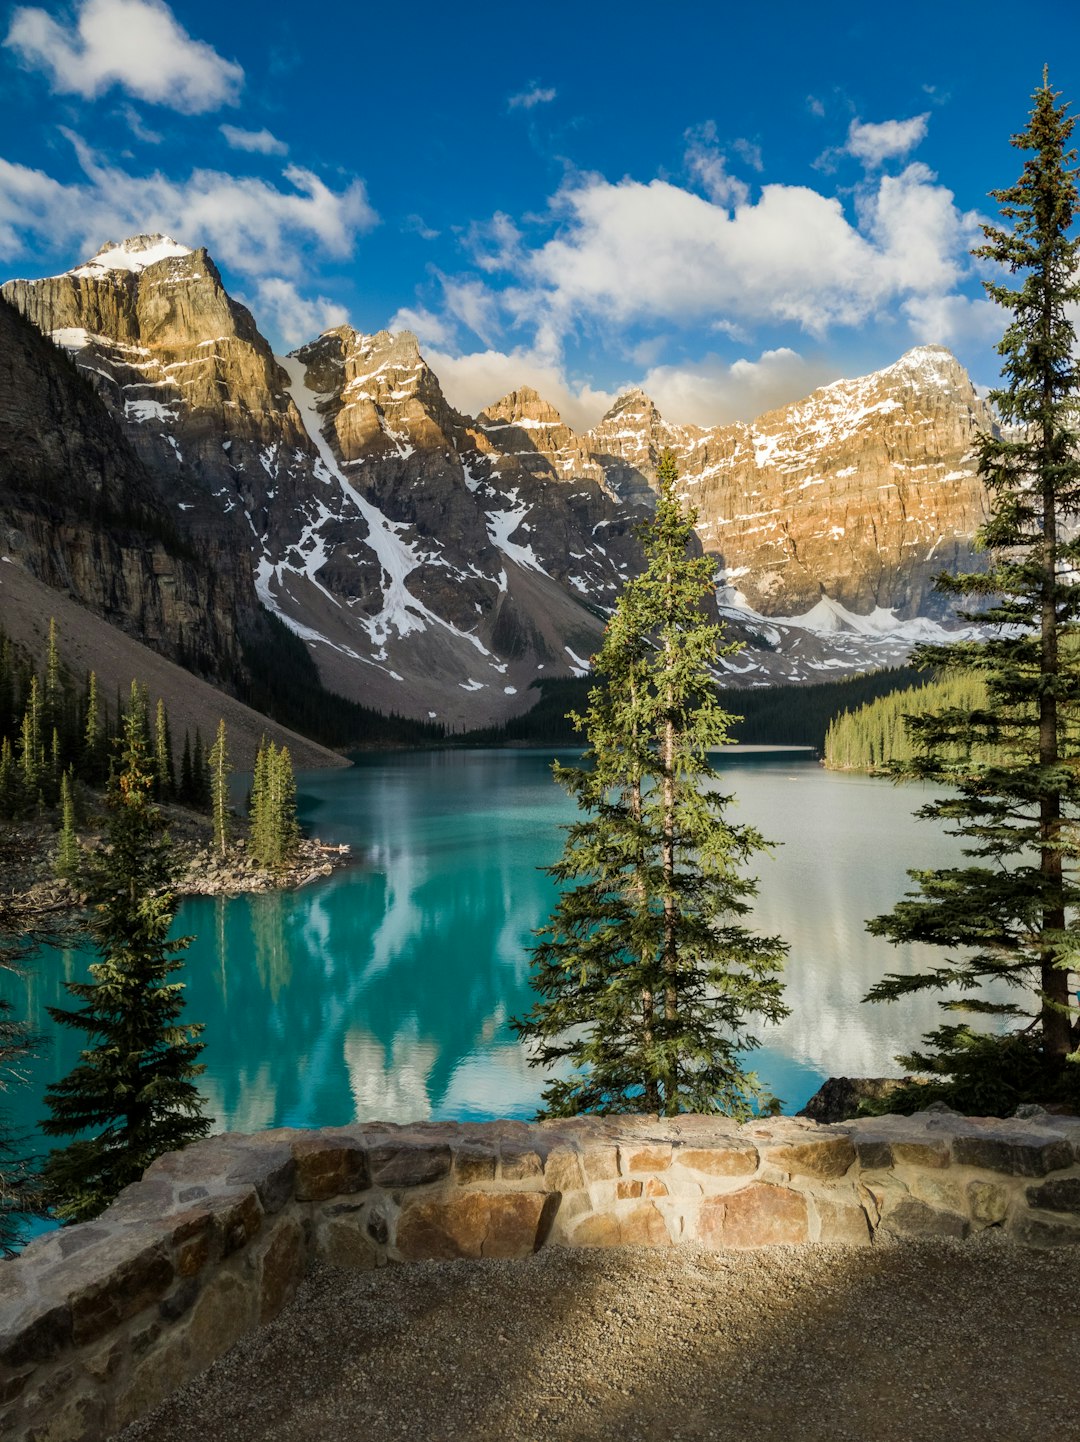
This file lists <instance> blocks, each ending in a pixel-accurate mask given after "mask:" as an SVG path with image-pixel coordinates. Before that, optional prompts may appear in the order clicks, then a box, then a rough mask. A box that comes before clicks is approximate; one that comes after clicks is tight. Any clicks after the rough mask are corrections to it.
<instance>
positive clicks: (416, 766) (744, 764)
mask: <svg viewBox="0 0 1080 1442" xmlns="http://www.w3.org/2000/svg"><path fill="white" fill-rule="evenodd" d="M551 759H552V753H551V752H550V751H506V750H501V751H499V750H490V751H452V750H448V751H425V752H394V753H379V754H369V755H364V756H362V757H360V758H359V759H358V760H357V763H356V765H355V766H353V767H352V768H351V769H350V770H348V771H323V772H309V773H305V774H303V775H301V776H300V777H299V778H298V779H299V794H300V810H301V819H302V821H303V823H304V825H305V826H306V827H307V828H308V829H309V830H310V832H311V833H313V834H315V835H318V836H321V837H322V838H323V839H324V840H327V841H345V842H348V843H349V844H350V846H351V847H352V849H353V854H354V864H352V865H351V866H349V867H348V868H347V869H344V870H342V871H339V872H337V873H336V874H335V875H334V876H333V877H331V878H328V879H327V880H326V881H325V882H321V883H319V884H316V885H312V886H309V887H306V888H303V889H302V890H300V891H296V892H291V893H283V894H275V895H266V896H254V897H240V898H236V899H232V900H225V899H221V898H215V899H202V898H199V899H195V900H189V901H186V902H185V903H184V904H183V906H182V907H181V910H180V912H179V915H178V917H177V924H176V928H175V930H176V934H190V935H192V936H193V937H194V940H193V941H192V943H191V946H190V948H189V950H188V952H187V968H186V981H187V1018H188V1019H189V1020H192V1021H196V1020H197V1021H201V1022H204V1023H205V1027H206V1030H205V1033H204V1040H205V1042H206V1049H205V1052H204V1060H205V1062H206V1068H207V1069H206V1074H205V1076H204V1077H203V1079H202V1088H203V1091H204V1093H205V1095H206V1099H207V1107H206V1110H207V1112H208V1113H209V1114H211V1115H213V1116H214V1117H215V1118H216V1127H215V1129H216V1130H240V1131H250V1130H253V1129H255V1128H261V1127H271V1126H282V1125H285V1126H319V1125H324V1126H331V1125H340V1124H343V1123H346V1122H349V1121H353V1120H375V1119H381V1120H389V1121H407V1120H414V1119H418V1118H424V1117H431V1118H452V1119H459V1120H465V1119H483V1118H487V1117H493V1116H513V1117H529V1116H531V1115H532V1114H533V1113H534V1112H535V1110H536V1107H537V1105H538V1101H539V1096H540V1091H541V1087H542V1085H543V1075H542V1074H541V1073H540V1072H538V1071H537V1070H535V1069H532V1068H530V1067H529V1066H528V1064H527V1057H526V1055H525V1053H524V1051H523V1049H522V1048H521V1047H520V1046H519V1044H518V1043H517V1041H516V1040H515V1038H514V1034H513V1033H512V1031H511V1030H510V1028H509V1026H508V1020H509V1018H510V1017H512V1016H515V1015H518V1014H520V1013H522V1012H524V1011H526V1010H527V1009H528V1008H529V1006H530V1005H531V1000H532V998H531V993H530V990H529V985H528V976H529V956H528V947H529V945H530V942H531V939H532V932H533V929H534V928H535V927H537V926H539V925H540V924H541V923H542V922H543V921H544V919H545V918H546V916H547V914H548V912H549V911H550V909H551V906H552V904H553V900H554V897H555V887H554V883H553V882H552V881H551V880H550V878H549V877H547V876H546V875H545V874H544V871H543V869H542V868H543V867H545V866H547V865H550V864H551V862H553V861H554V860H555V859H556V857H557V856H558V854H559V852H560V850H561V846H562V833H561V831H560V827H561V826H562V825H564V824H565V823H567V822H568V821H570V820H571V819H572V818H573V816H574V815H575V814H576V813H575V811H574V808H573V805H572V803H571V802H570V801H569V800H568V799H567V797H566V796H565V795H564V793H563V792H562V791H561V790H560V789H559V787H558V786H556V784H555V783H554V782H553V780H552V778H551V773H550V764H551ZM715 760H716V763H717V765H718V769H719V771H720V774H721V783H722V787H721V789H722V790H723V791H724V792H725V793H732V794H733V795H734V796H735V797H736V801H735V803H734V804H733V812H732V814H733V816H734V817H736V818H737V819H738V820H740V821H747V822H751V823H753V824H754V825H756V826H757V827H758V828H759V829H760V830H761V831H762V833H763V834H764V835H765V836H766V837H767V838H769V839H770V840H772V841H774V842H777V843H781V844H779V845H777V847H776V849H775V851H774V852H773V853H772V854H771V855H764V856H759V857H758V858H757V859H756V864H755V866H754V868H753V869H754V872H755V873H756V874H757V876H758V877H759V881H760V891H759V898H758V904H757V907H756V912H755V925H756V926H757V927H758V928H759V929H760V930H762V931H766V932H770V933H772V932H776V933H779V934H781V935H782V936H784V937H785V938H786V939H787V940H788V941H789V942H790V943H791V953H790V958H789V962H788V968H787V1001H788V1004H789V1005H790V1007H791V1016H790V1017H789V1018H788V1019H787V1021H785V1022H784V1023H783V1024H782V1025H780V1026H777V1027H770V1028H766V1029H765V1030H764V1031H763V1032H762V1038H761V1039H762V1042H763V1045H762V1047H761V1049H760V1050H759V1051H757V1052H756V1053H755V1054H754V1059H753V1065H754V1067H755V1068H756V1070H757V1071H758V1072H759V1074H760V1075H761V1076H762V1077H763V1079H764V1080H766V1081H767V1082H768V1083H769V1085H770V1086H771V1087H772V1089H773V1090H774V1092H775V1093H776V1094H777V1095H778V1096H779V1097H781V1098H782V1099H783V1102H784V1110H785V1111H789V1112H790V1111H795V1110H797V1109H798V1108H799V1107H801V1106H802V1105H803V1104H804V1102H805V1101H806V1099H807V1098H808V1097H809V1096H810V1095H811V1093H812V1092H813V1091H814V1090H815V1089H816V1088H817V1086H818V1085H819V1083H820V1082H821V1080H822V1079H823V1078H824V1077H826V1076H829V1075H842V1074H847V1075H884V1074H888V1073H896V1072H897V1070H898V1069H897V1067H896V1066H895V1064H894V1062H893V1057H894V1055H895V1053H896V1052H898V1051H900V1050H903V1049H904V1048H906V1047H909V1046H911V1045H912V1044H913V1043H915V1042H916V1041H917V1040H918V1038H919V1036H920V1035H921V1034H922V1032H924V1031H927V1030H929V1029H930V1028H931V1027H932V1026H934V1025H935V1024H936V1023H937V1019H938V1016H939V1013H938V1009H937V1007H936V1004H935V1002H934V1001H933V999H932V998H925V997H923V998H917V999H909V1000H907V1001H905V1002H904V1003H894V1004H891V1005H888V1006H885V1005H875V1006H866V1005H863V1004H862V1003H861V997H862V996H863V995H864V993H865V992H866V990H867V988H868V987H869V986H870V985H871V984H872V983H873V982H874V981H875V980H876V979H877V978H878V977H879V976H880V975H881V974H882V972H884V971H886V970H905V969H908V968H910V967H912V966H913V965H914V962H915V959H916V953H915V952H914V950H913V949H902V948H901V949H897V948H894V947H890V946H888V945H887V944H886V943H884V942H882V941H879V940H877V939H875V938H873V937H870V936H868V935H867V934H866V933H865V931H864V929H863V923H864V920H865V918H866V917H868V916H872V915H874V914H876V913H878V912H881V911H885V910H888V909H889V907H890V906H891V905H892V903H893V902H894V901H895V900H896V898H897V897H898V896H900V895H901V894H902V892H903V891H904V889H905V886H906V871H907V869H908V868H909V867H913V866H916V865H939V864H943V863H945V862H948V861H949V860H950V859H953V858H956V857H957V856H958V854H959V851H958V843H957V842H956V841H955V840H953V839H951V838H949V837H946V836H944V835H942V834H941V832H940V830H939V829H938V828H936V827H935V826H933V825H931V824H929V823H926V822H920V821H916V820H914V819H913V817H912V811H913V809H914V808H915V807H916V806H917V805H918V804H919V803H920V801H921V800H924V799H925V797H926V795H927V794H928V793H927V792H926V791H924V790H922V789H920V788H917V787H912V786H905V787H901V788H894V787H893V786H892V785H891V784H890V783H888V782H885V781H881V780H873V779H870V778H867V777H862V776H848V775H839V774H835V773H830V772H827V771H825V770H823V769H822V768H821V767H820V766H819V765H818V764H817V763H816V762H815V761H813V760H811V759H809V758H808V757H807V756H805V754H800V753H797V752H796V753H777V752H765V753H750V754H746V753H739V754H736V753H734V752H725V753H722V754H720V755H719V756H717V757H716V758H715ZM88 959H89V958H88V956H87V954H86V953H82V952H78V951H69V952H64V953H55V952H49V953H45V954H42V955H41V956H39V958H38V960H37V962H36V963H35V965H34V969H33V971H32V973H31V976H30V977H29V979H28V981H27V983H26V984H25V986H22V985H20V984H19V983H10V982H6V983H5V994H6V995H7V996H9V997H10V998H11V999H12V1000H13V1001H14V1002H15V1005H16V1009H17V1014H20V1015H26V1014H27V1013H29V1020H30V1022H31V1024H32V1025H33V1026H34V1027H36V1028H37V1029H38V1030H39V1031H41V1032H42V1033H44V1034H46V1035H50V1036H51V1037H52V1040H51V1042H50V1045H49V1047H48V1049H47V1051H46V1052H45V1054H44V1055H43V1056H42V1057H41V1058H40V1059H39V1060H38V1061H36V1062H35V1063H34V1064H33V1066H32V1074H31V1077H30V1084H29V1085H28V1086H27V1087H24V1088H17V1089H15V1090H14V1091H12V1092H10V1093H9V1094H8V1097H7V1099H6V1100H7V1101H8V1103H9V1109H10V1110H11V1111H12V1112H13V1113H14V1120H15V1121H16V1124H17V1125H20V1126H24V1127H27V1128H32V1127H33V1126H34V1125H35V1123H36V1122H37V1121H38V1120H39V1119H40V1117H41V1116H42V1114H43V1108H42V1102H41V1097H42V1094H43V1092H44V1088H45V1086H46V1084H47V1083H48V1081H49V1080H51V1079H52V1078H53V1077H56V1076H61V1075H63V1074H65V1073H66V1072H67V1071H68V1070H69V1069H70V1067H71V1066H72V1065H73V1063H74V1060H75V1058H76V1055H77V1051H78V1046H79V1040H80V1038H79V1037H77V1036H74V1035H70V1034H67V1033H62V1034H60V1035H56V1034H55V1033H56V1028H55V1027H54V1026H53V1024H52V1022H51V1021H50V1020H49V1017H48V1015H47V1013H46V1011H45V1008H46V1006H47V1005H49V1004H53V1005H55V1004H60V1005H64V1004H66V994H65V993H64V991H63V987H62V983H63V981H64V979H65V978H68V979H71V978H77V977H82V976H84V975H85V968H86V963H87V960H88Z"/></svg>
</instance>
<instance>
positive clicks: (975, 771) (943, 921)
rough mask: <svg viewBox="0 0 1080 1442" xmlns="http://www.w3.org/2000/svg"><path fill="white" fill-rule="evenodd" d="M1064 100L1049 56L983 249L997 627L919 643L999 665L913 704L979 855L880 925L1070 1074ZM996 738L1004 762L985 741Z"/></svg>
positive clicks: (978, 581)
mask: <svg viewBox="0 0 1080 1442" xmlns="http://www.w3.org/2000/svg"><path fill="white" fill-rule="evenodd" d="M1057 101H1058V95H1057V93H1056V92H1054V91H1052V90H1051V89H1050V86H1049V83H1048V81H1047V79H1046V75H1045V72H1044V76H1043V84H1042V86H1041V88H1040V89H1038V90H1037V91H1036V92H1035V95H1034V107H1033V109H1032V111H1031V115H1030V119H1029V123H1028V126H1027V128H1026V129H1025V130H1024V131H1022V132H1021V133H1020V134H1019V135H1016V136H1014V137H1013V140H1012V143H1013V145H1014V146H1015V147H1016V148H1017V149H1019V150H1021V151H1022V152H1024V153H1025V160H1024V164H1023V172H1022V174H1021V176H1020V178H1019V180H1018V181H1017V182H1016V184H1015V185H1012V186H1010V187H1008V188H1007V189H1005V190H999V191H994V192H993V195H994V198H995V199H996V200H997V201H998V202H999V204H1000V208H1001V214H1002V216H1003V217H1004V218H1005V220H1006V221H1007V222H1009V226H1008V228H1003V227H999V226H995V225H988V226H984V233H985V236H986V244H985V245H983V246H981V247H980V248H979V249H978V250H977V251H976V252H975V253H976V254H977V255H979V256H980V257H982V258H984V259H987V260H990V261H993V262H996V263H997V265H998V266H999V267H1002V268H1003V270H1004V271H1005V272H1008V275H1009V278H1008V279H1004V278H1003V279H1000V280H991V281H989V282H987V283H986V289H987V291H988V292H989V294H990V295H991V296H992V298H993V299H994V300H995V301H997V302H998V304H999V305H1001V306H1002V307H1003V309H1004V310H1005V311H1006V312H1008V315H1009V322H1008V328H1007V329H1006V331H1005V335H1004V337H1003V339H1002V341H1001V343H1000V344H999V346H998V351H999V353H1000V354H1001V356H1002V357H1003V367H1002V372H1003V384H1002V386H1001V388H1000V389H999V390H997V391H994V392H993V393H992V400H993V403H994V405H995V406H996V408H997V412H998V415H999V416H1000V418H1001V421H1002V429H1001V432H1000V433H995V434H992V435H986V436H984V437H983V439H982V441H981V444H980V457H979V468H980V472H981V474H982V476H983V478H984V480H985V482H986V485H987V489H988V491H989V495H990V514H989V519H988V521H987V523H986V525H985V526H984V528H983V532H982V540H983V542H984V543H985V545H986V547H987V548H988V549H989V551H990V553H991V566H990V569H989V571H988V572H986V573H985V574H978V575H962V576H958V577H955V578H953V579H951V580H948V581H946V580H945V578H943V580H942V582H941V583H940V584H943V585H945V587H946V589H949V590H951V591H954V592H957V593H959V594H960V595H961V596H973V597H977V598H984V597H986V598H990V599H989V604H988V606H987V609H985V610H982V611H979V612H977V613H973V612H970V611H965V612H961V615H964V616H966V617H968V618H969V619H977V620H979V621H980V622H982V623H983V624H985V625H986V626H988V627H989V628H990V632H989V635H988V637H987V639H985V640H976V641H966V642H958V643H954V644H953V645H949V646H924V647H921V648H920V650H919V652H918V653H917V657H916V659H917V661H918V662H919V663H920V664H922V665H924V666H934V667H938V668H943V669H944V670H945V671H946V672H955V671H958V670H965V671H966V670H973V671H975V672H977V673H978V674H979V675H980V676H982V678H983V679H984V680H985V683H986V687H987V691H988V696H989V700H988V703H987V704H986V705H975V706H954V707H948V708H945V709H943V710H941V711H938V712H936V713H930V714H925V715H923V716H921V717H919V718H917V719H916V720H915V721H914V723H913V726H914V735H915V740H916V743H917V745H918V748H919V754H918V756H917V757H916V759H915V760H914V761H913V762H912V763H910V764H909V766H908V767H907V770H908V771H909V773H911V774H914V775H917V776H922V777H928V778H931V779H933V780H937V781H944V782H948V783H950V784H951V785H952V786H954V787H955V788H956V791H955V793H953V794H949V795H946V796H944V797H943V798H942V799H941V800H938V801H934V802H932V803H931V804H930V805H928V806H925V807H923V808H922V810H921V812H920V813H919V814H920V815H923V816H927V817H930V818H932V819H935V820H938V821H942V822H945V823H946V825H947V826H949V827H950V828H951V829H952V830H953V831H954V832H955V833H956V834H958V835H959V836H961V837H963V838H964V854H965V856H966V857H967V858H968V860H967V864H965V865H960V866H955V867H947V868H942V869H940V870H935V871H917V872H913V873H912V877H913V879H914V881H915V882H916V883H917V886H918V890H917V891H916V892H913V893H911V894H909V895H908V897H907V898H906V899H905V900H904V901H901V902H900V903H899V904H898V905H897V906H896V907H895V909H894V910H893V911H892V912H891V913H890V914H888V915H886V916H879V917H876V918H875V919H874V920H873V921H872V922H871V923H869V927H870V930H871V931H872V932H874V933H876V934H878V935H882V936H886V937H888V938H889V940H891V941H894V942H908V941H921V942H929V943H930V944H932V945H935V946H939V947H944V948H947V955H946V957H945V959H944V960H943V962H942V963H941V964H940V965H937V966H934V967H931V968H928V969H927V970H924V971H920V972H917V973H915V974H913V975H910V976H899V975H889V976H886V977H885V978H884V979H883V980H882V981H881V982H879V983H878V984H877V985H876V986H875V987H874V988H873V989H872V990H871V992H870V999H871V1000H875V1001H880V1000H892V999H893V998H895V997H900V996H903V995H905V994H907V993H910V992H915V991H921V990H924V989H930V990H943V991H945V992H946V993H947V995H946V998H945V999H944V1000H943V1002H942V1006H943V1007H944V1008H946V1009H947V1010H951V1011H967V1012H970V1013H973V1014H977V1015H978V1014H981V1015H989V1016H992V1017H995V1018H997V1019H998V1022H997V1024H998V1025H999V1026H1005V1027H1012V1028H1013V1030H1014V1032H1018V1033H1021V1034H1022V1035H1023V1038H1024V1045H1025V1046H1027V1048H1028V1049H1029V1051H1031V1052H1032V1053H1033V1055H1032V1056H1031V1057H1029V1058H1028V1061H1029V1063H1030V1062H1032V1061H1035V1062H1037V1063H1038V1066H1037V1070H1038V1071H1039V1072H1040V1074H1041V1077H1042V1081H1041V1083H1040V1085H1041V1086H1042V1087H1044V1088H1046V1087H1053V1086H1054V1085H1055V1084H1058V1083H1060V1082H1063V1081H1064V1080H1065V1062H1066V1058H1067V1057H1069V1056H1070V1054H1072V1053H1074V1052H1075V1050H1076V1048H1077V1045H1078V1043H1080V1029H1078V1027H1077V1024H1076V1020H1075V1009H1074V1008H1072V1007H1071V1006H1070V1004H1069V990H1068V975H1069V970H1070V968H1072V969H1075V968H1076V967H1077V961H1078V956H1080V919H1078V917H1080V912H1078V908H1080V885H1078V879H1077V863H1078V861H1080V829H1078V822H1080V769H1078V767H1077V759H1078V745H1077V741H1078V735H1077V725H1078V719H1080V627H1078V625H1077V618H1078V616H1080V585H1077V584H1076V583H1075V581H1074V577H1075V575H1076V568H1077V566H1078V565H1080V539H1077V531H1076V522H1077V519H1078V517H1080V437H1078V404H1080V367H1078V364H1077V345H1076V335H1075V332H1074V328H1073V322H1072V319H1071V315H1072V313H1074V308H1075V306H1076V305H1077V304H1078V303H1080V283H1078V279H1077V274H1078V272H1077V263H1078V260H1080V240H1078V239H1077V238H1076V237H1075V236H1074V235H1072V234H1071V232H1072V230H1073V226H1074V221H1075V218H1076V215H1077V211H1078V208H1080V206H1078V196H1077V185H1076V170H1075V168H1074V162H1075V151H1073V150H1071V149H1070V148H1069V138H1070V135H1071V132H1072V129H1073V124H1074V122H1073V119H1072V117H1070V116H1069V115H1068V114H1067V110H1068V107H1067V106H1066V105H1059V104H1058V103H1057ZM986 747H991V748H994V750H993V751H992V759H990V760H984V759H980V757H979V748H986ZM982 754H983V756H985V754H986V752H985V750H984V751H983V753H982ZM988 982H999V983H1005V984H1007V985H1008V986H1010V987H1011V988H1013V991H1014V995H1015V998H1016V999H1015V1001H1011V1002H1010V1001H1005V1002H1003V1001H1000V1000H991V999H990V998H988V997H987V996H985V995H984V994H981V988H982V987H983V985H984V984H985V983H988ZM925 1042H926V1043H927V1045H928V1047H929V1050H927V1051H926V1052H923V1053H914V1054H913V1055H912V1056H911V1057H908V1058H905V1059H904V1061H905V1064H909V1065H911V1066H915V1067H918V1068H919V1069H921V1070H929V1071H932V1072H937V1073H939V1074H942V1075H957V1074H958V1073H959V1071H960V1070H962V1069H963V1066H964V1064H965V1058H967V1059H970V1057H971V1056H972V1055H973V1054H974V1051H977V1052H978V1053H979V1054H980V1055H981V1056H982V1057H983V1058H986V1057H990V1058H991V1059H992V1058H993V1056H994V1054H995V1053H994V1046H993V1045H992V1044H991V1042H990V1041H988V1040H987V1039H986V1038H982V1037H980V1036H979V1034H978V1033H977V1032H976V1031H974V1030H973V1029H972V1028H971V1027H970V1026H969V1025H966V1024H952V1025H943V1026H941V1027H940V1028H939V1029H938V1030H936V1031H935V1032H933V1033H932V1034H931V1035H930V1036H928V1037H927V1038H925ZM1009 1048H1011V1049H1013V1050H1015V1043H1014V1042H1013V1041H1011V1040H1009V1039H1008V1038H1005V1039H1004V1040H1003V1041H1002V1048H1001V1052H1000V1054H1001V1055H1002V1056H1004V1054H1005V1050H1006V1049H1009ZM973 1049H974V1050H973ZM992 1064H993V1063H992V1061H991V1065H992Z"/></svg>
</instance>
